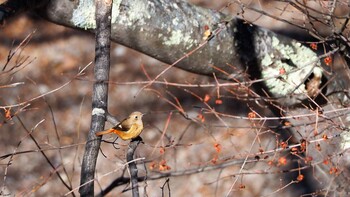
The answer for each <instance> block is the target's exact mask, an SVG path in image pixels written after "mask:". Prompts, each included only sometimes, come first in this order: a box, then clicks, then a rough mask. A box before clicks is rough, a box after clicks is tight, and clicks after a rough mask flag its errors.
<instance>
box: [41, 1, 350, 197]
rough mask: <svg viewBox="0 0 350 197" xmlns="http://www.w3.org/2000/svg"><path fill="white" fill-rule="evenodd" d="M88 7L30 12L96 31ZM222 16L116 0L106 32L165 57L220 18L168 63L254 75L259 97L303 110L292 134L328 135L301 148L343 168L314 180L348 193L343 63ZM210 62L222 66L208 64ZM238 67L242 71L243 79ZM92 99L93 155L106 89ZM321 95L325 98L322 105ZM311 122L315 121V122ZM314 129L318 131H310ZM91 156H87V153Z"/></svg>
mask: <svg viewBox="0 0 350 197" xmlns="http://www.w3.org/2000/svg"><path fill="white" fill-rule="evenodd" d="M94 10H95V7H94V3H93V1H88V0H85V1H82V0H81V1H70V0H51V1H49V2H48V3H47V5H46V7H45V8H41V9H40V10H37V13H38V14H40V15H42V16H43V17H44V18H46V19H48V20H50V21H52V22H54V23H58V24H62V25H65V26H68V27H73V28H80V29H86V30H89V31H91V32H95V27H96V22H95V19H94ZM223 18H224V16H223V15H222V14H220V13H218V12H215V11H212V10H206V9H203V8H199V7H196V6H193V5H190V4H188V3H186V2H184V1H173V0H147V1H146V0H140V1H139V0H118V1H117V0H116V1H114V2H113V14H112V18H111V20H112V33H111V39H112V40H114V41H116V42H118V43H120V44H123V45H125V46H127V47H130V48H133V49H135V50H137V51H140V52H142V53H145V54H148V55H150V56H152V57H154V58H156V59H158V60H161V61H163V62H165V63H168V64H172V63H174V62H175V61H176V60H178V59H179V58H181V57H183V56H184V55H185V54H187V53H189V52H190V51H192V50H193V49H194V48H196V47H197V46H199V45H200V43H202V42H204V41H203V39H202V37H203V33H204V31H205V28H204V27H205V26H209V27H210V28H211V29H212V30H215V29H217V28H218V27H221V25H223V24H225V25H226V28H225V29H223V30H222V31H221V32H220V33H219V34H218V35H217V36H215V37H214V38H213V39H211V40H210V41H209V42H208V43H207V44H206V45H204V47H202V48H201V49H199V50H198V51H196V52H195V53H193V54H192V55H190V56H189V57H187V58H185V59H184V60H182V61H181V62H179V63H178V64H177V65H175V66H176V67H178V68H181V69H184V70H188V71H191V72H194V73H197V74H204V75H213V73H215V74H216V76H217V77H219V78H223V79H230V78H235V79H238V80H240V81H244V82H246V85H247V84H249V83H251V81H250V80H255V79H257V80H259V83H254V84H255V85H257V86H259V88H258V89H256V90H257V92H258V93H260V95H263V96H266V94H265V92H267V93H268V94H269V96H273V97H275V99H277V100H278V101H279V103H280V104H282V105H283V107H284V109H285V111H287V114H291V115H296V116H297V115H301V114H302V115H304V117H306V118H305V119H304V118H299V119H293V118H291V119H290V120H289V121H291V122H292V125H294V126H295V128H294V132H295V133H294V134H295V136H297V137H298V136H299V137H300V136H302V137H303V140H306V141H307V142H311V141H312V140H317V139H320V138H321V137H322V136H321V134H322V133H325V134H327V135H330V136H334V138H333V139H332V140H333V141H332V143H327V141H326V142H325V143H324V144H323V146H324V147H322V151H319V150H314V149H312V148H310V149H308V150H309V152H306V153H305V152H304V154H306V155H307V154H310V155H317V154H320V153H321V154H320V155H321V157H320V158H318V157H314V160H313V164H315V165H317V166H318V164H317V162H319V163H320V162H322V161H321V160H322V159H323V158H325V157H327V156H328V155H329V154H332V157H331V158H330V159H329V160H330V162H332V165H329V166H337V169H338V170H341V173H342V174H339V173H337V174H333V175H330V174H329V170H328V169H327V167H326V168H323V169H322V170H321V171H320V172H322V174H323V175H324V177H325V178H323V177H321V178H320V179H321V181H320V182H322V183H321V184H320V185H321V186H320V187H321V188H326V187H327V188H326V189H328V190H327V191H328V192H334V194H348V192H349V189H347V188H348V187H347V185H348V184H347V183H348V182H349V181H348V180H347V179H348V178H347V177H349V176H348V174H349V172H348V169H349V167H348V166H349V159H348V158H349V156H348V152H349V151H346V150H347V149H348V148H349V147H350V145H349V143H348V141H349V140H348V138H349V135H348V134H347V133H348V126H349V121H348V120H349V117H348V114H349V111H350V110H349V108H348V106H349V94H348V93H347V92H349V91H348V90H349V85H348V84H350V82H349V76H350V74H349V69H348V67H347V66H344V65H342V64H338V65H335V66H334V67H332V68H324V67H322V66H321V63H320V58H319V57H318V56H317V54H316V53H315V52H313V51H312V50H310V49H309V48H308V47H305V46H303V45H301V44H300V43H298V42H296V41H295V40H292V39H289V38H286V37H283V36H280V35H277V34H275V33H273V32H271V31H268V30H265V29H261V28H259V27H256V26H250V25H249V24H246V23H245V22H244V21H242V20H239V19H232V20H230V21H223ZM97 24H100V23H99V22H97ZM328 55H330V54H328ZM98 58H100V57H99V56H98V55H97V59H96V61H97V60H98ZM213 65H214V66H216V67H217V68H219V69H221V70H223V71H225V73H223V72H220V71H217V70H215V69H214V68H213ZM96 66H97V65H96ZM102 70H103V69H102ZM102 70H99V69H98V68H97V67H96V74H98V73H99V72H100V71H101V72H104V71H102ZM325 71H327V72H325ZM245 74H248V75H249V78H248V77H247V76H248V75H245ZM96 80H97V81H98V83H97V84H98V85H95V88H96V89H98V87H100V86H101V89H103V88H106V87H107V85H106V84H103V83H102V81H103V80H108V78H96ZM312 80H315V81H316V82H317V83H318V82H320V83H321V82H322V84H323V85H325V87H326V88H324V89H323V90H324V91H322V92H323V93H324V95H326V96H325V97H326V98H323V99H325V100H326V101H323V102H324V103H317V105H319V106H312V105H315V103H314V100H317V99H318V98H313V92H312V91H311V92H310V88H308V87H307V86H308V83H307V82H308V81H312ZM326 80H328V81H326ZM261 88H264V89H265V91H262V89H261ZM316 90H317V88H316ZM93 99H94V102H93V108H94V109H96V110H95V111H93V117H92V120H93V121H96V120H98V121H99V122H100V124H98V125H97V124H96V125H95V124H92V126H91V131H90V134H89V143H88V144H87V146H90V143H95V144H92V145H93V146H94V147H95V149H93V150H89V151H90V152H89V151H87V153H86V154H92V152H93V153H94V154H97V151H98V146H99V141H96V140H94V139H95V138H94V136H93V131H97V130H101V129H102V128H101V127H102V126H101V125H103V124H102V121H104V116H103V115H101V114H104V112H105V110H106V106H105V105H106V97H105V96H101V97H100V95H99V94H96V95H94V98H93ZM263 99H264V100H265V101H266V100H268V99H271V98H268V97H267V96H266V97H265V98H263ZM327 99H328V100H327ZM97 100H98V101H97ZM325 102H327V103H328V104H327V105H324V104H325ZM301 104H304V105H301ZM320 105H321V106H320ZM289 106H293V107H300V106H301V108H299V109H302V110H301V111H298V108H297V110H290V109H289V108H287V107H289ZM317 107H321V108H322V109H320V110H323V111H325V113H324V114H321V113H319V114H317V113H315V114H313V115H312V116H311V115H310V116H306V114H307V113H311V112H310V111H312V110H315V109H316V108H317ZM311 109H312V110H311ZM99 110H102V113H97V115H96V113H95V114H94V112H99ZM98 114H100V115H98ZM312 117H314V118H316V117H317V121H321V122H322V121H323V122H324V123H327V124H324V125H322V124H321V122H317V121H316V119H314V118H312ZM315 122H317V123H320V124H319V125H317V124H315ZM320 125H321V126H322V127H321V126H320ZM315 128H316V130H318V132H319V133H317V134H314V130H315ZM320 133H321V134H320ZM295 136H294V137H295ZM339 136H340V137H339ZM335 138H336V139H335ZM90 139H92V141H91V140H90ZM300 139H302V138H300ZM338 153H339V154H338ZM95 156H96V155H89V157H95ZM84 159H85V158H84ZM85 160H86V161H85ZM85 160H84V161H85V162H87V163H89V162H92V161H90V160H88V156H87V158H86V159H85ZM94 165H95V164H92V163H91V165H90V167H88V169H87V171H88V172H89V173H90V174H89V173H87V175H84V176H89V177H85V178H84V180H88V179H89V178H91V177H92V176H93V169H92V168H94V167H95V166H94ZM306 165H309V163H306ZM91 173H92V174H91ZM317 178H319V177H317ZM337 192H338V193H337Z"/></svg>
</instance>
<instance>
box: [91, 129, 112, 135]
mask: <svg viewBox="0 0 350 197" xmlns="http://www.w3.org/2000/svg"><path fill="white" fill-rule="evenodd" d="M113 132H114V129H107V130H104V131H99V132H96V133H95V135H96V136H100V135H104V134H108V133H113Z"/></svg>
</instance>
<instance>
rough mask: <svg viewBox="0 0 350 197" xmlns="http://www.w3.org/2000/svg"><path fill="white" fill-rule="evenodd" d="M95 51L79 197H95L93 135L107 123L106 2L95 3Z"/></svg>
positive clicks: (95, 141) (96, 140)
mask: <svg viewBox="0 0 350 197" xmlns="http://www.w3.org/2000/svg"><path fill="white" fill-rule="evenodd" d="M96 10H98V12H96V21H97V28H96V48H95V53H96V55H95V57H96V59H95V68H94V77H95V81H96V82H95V83H94V87H93V94H92V117H91V127H90V131H89V135H88V140H87V143H86V146H85V152H84V157H83V163H82V167H81V180H80V182H81V187H80V189H79V192H80V195H81V196H94V181H93V180H94V175H95V168H96V160H97V156H98V152H99V148H100V143H101V137H96V135H95V132H97V131H102V130H103V128H104V124H105V120H106V111H107V100H108V83H104V81H108V79H109V70H110V34H111V31H110V30H111V22H110V21H111V20H110V17H109V16H110V15H111V4H108V1H99V0H97V1H96Z"/></svg>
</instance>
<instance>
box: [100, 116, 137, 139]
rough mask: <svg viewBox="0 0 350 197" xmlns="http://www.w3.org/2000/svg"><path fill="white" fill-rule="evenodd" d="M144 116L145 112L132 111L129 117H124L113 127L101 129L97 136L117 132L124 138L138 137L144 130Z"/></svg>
mask: <svg viewBox="0 0 350 197" xmlns="http://www.w3.org/2000/svg"><path fill="white" fill-rule="evenodd" d="M142 116H143V114H142V113H141V112H138V111H136V112H132V113H131V114H130V115H129V117H128V118H126V119H124V120H123V121H121V122H120V123H119V124H118V125H116V126H114V127H113V128H111V129H107V130H104V131H99V132H97V133H95V134H96V136H100V135H104V134H108V133H115V134H117V135H118V136H119V137H120V138H122V139H123V140H130V139H134V138H136V137H138V136H139V135H140V134H141V132H142V130H143V123H142Z"/></svg>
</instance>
